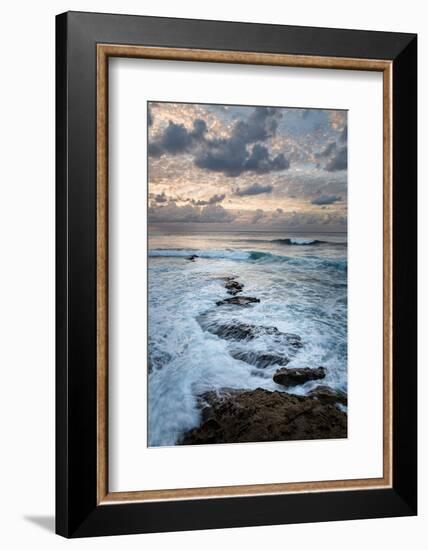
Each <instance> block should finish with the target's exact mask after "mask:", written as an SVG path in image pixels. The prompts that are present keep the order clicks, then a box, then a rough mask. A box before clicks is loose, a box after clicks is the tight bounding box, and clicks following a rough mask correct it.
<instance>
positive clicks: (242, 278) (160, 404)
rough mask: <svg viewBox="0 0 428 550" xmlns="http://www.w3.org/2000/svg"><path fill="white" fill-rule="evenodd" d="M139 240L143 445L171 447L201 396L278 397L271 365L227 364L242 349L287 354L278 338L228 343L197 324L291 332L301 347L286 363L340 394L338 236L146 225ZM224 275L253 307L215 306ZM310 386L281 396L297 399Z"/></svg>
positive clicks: (342, 252)
mask: <svg viewBox="0 0 428 550" xmlns="http://www.w3.org/2000/svg"><path fill="white" fill-rule="evenodd" d="M148 244H149V249H148V284H149V312H148V320H149V329H148V330H149V344H148V353H149V365H150V366H149V374H148V386H149V389H148V402H149V418H148V422H149V430H148V432H149V436H148V437H149V442H148V443H149V445H150V446H160V445H175V444H177V443H178V441H179V439H180V437H182V435H183V434H184V433H185V432H186V431H188V430H190V429H192V428H194V427H196V426H198V425H199V423H200V410H199V408H198V401H197V400H198V396H199V395H201V394H203V393H204V392H206V391H212V390H221V389H222V388H236V389H248V390H252V389H256V388H259V387H260V388H264V389H267V390H270V391H274V390H275V391H285V389H284V388H283V389H281V387H279V386H278V385H277V384H275V382H273V380H272V375H273V373H274V372H275V370H276V369H277V368H278V367H277V366H275V365H272V366H268V367H267V368H264V369H257V368H252V367H251V366H250V365H248V363H245V362H243V361H242V360H240V359H237V358H236V357H238V356H239V353H240V352H243V351H245V352H251V351H254V352H257V353H261V352H266V353H268V352H273V351H274V352H275V353H278V354H284V353H289V350H286V349H283V344H282V343H281V342H278V341H276V340H275V339H273V338H272V336H271V335H269V334H264V335H262V336H260V337H258V338H255V339H254V340H252V341H250V342H245V343H243V342H231V341H228V340H224V339H222V338H219V337H218V336H216V335H215V333H213V332H212V331H211V332H210V331H208V330H206V326H207V323H211V324H212V325H213V326H215V324H216V323H217V324H219V323H225V322H227V323H230V324H232V325H233V323H247V324H250V325H254V326H263V327H275V328H277V329H278V330H279V331H281V332H284V333H292V334H296V335H298V336H300V337H301V339H302V341H303V343H304V345H303V347H302V349H301V350H300V351H299V353H298V354H296V356H295V357H293V358H292V366H293V367H309V368H315V367H318V366H323V367H324V368H325V369H326V373H327V375H326V377H325V379H324V380H323V383H324V382H325V384H327V385H328V386H330V387H331V388H333V389H338V390H342V391H345V392H347V235H346V233H342V232H321V231H317V232H306V231H305V232H303V231H246V230H238V231H226V232H225V231H211V230H210V231H199V232H197V231H187V232H184V231H180V232H177V231H171V230H168V229H167V228H165V229H162V230H159V228H155V227H152V228H150V227H149V236H148ZM192 257H193V259H191V258H192ZM189 258H190V260H189ZM225 277H235V278H236V279H237V280H238V281H239V282H240V283H242V284H243V285H244V292H243V294H245V295H249V296H254V297H257V299H259V300H260V302H257V303H254V304H252V305H251V307H242V308H240V307H238V308H237V307H235V308H228V307H223V308H222V307H217V306H216V304H217V302H218V301H219V300H222V299H224V298H225V297H226V296H227V294H226V291H225V288H224V278H225ZM214 332H215V331H214ZM234 357H235V358H234ZM290 366H291V363H290ZM316 385H317V383H316V382H314V381H310V382H307V383H305V384H303V385H300V386H296V387H295V388H293V389H287V392H288V393H296V394H302V395H305V394H307V393H308V392H309V391H310V390H311V389H313V388H314V387H315V386H316Z"/></svg>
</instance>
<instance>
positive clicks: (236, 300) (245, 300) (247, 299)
mask: <svg viewBox="0 0 428 550" xmlns="http://www.w3.org/2000/svg"><path fill="white" fill-rule="evenodd" d="M259 302H260V299H259V298H254V297H253V296H233V298H225V299H224V300H220V301H218V302H216V303H217V305H218V306H229V305H233V306H244V307H245V306H248V305H249V304H257V303H259Z"/></svg>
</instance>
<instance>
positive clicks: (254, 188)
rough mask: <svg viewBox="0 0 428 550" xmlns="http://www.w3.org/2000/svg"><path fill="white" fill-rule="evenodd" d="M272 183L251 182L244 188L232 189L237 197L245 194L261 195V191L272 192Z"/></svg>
mask: <svg viewBox="0 0 428 550" xmlns="http://www.w3.org/2000/svg"><path fill="white" fill-rule="evenodd" d="M272 190H273V185H271V184H270V183H268V184H266V185H263V184H262V183H253V184H251V185H249V186H248V187H245V188H242V189H241V188H239V187H238V188H237V189H235V191H234V194H235V195H238V197H245V196H247V195H261V194H262V193H272Z"/></svg>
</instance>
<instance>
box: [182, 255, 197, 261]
mask: <svg viewBox="0 0 428 550" xmlns="http://www.w3.org/2000/svg"><path fill="white" fill-rule="evenodd" d="M196 258H199V256H198V255H197V254H192V255H191V256H186V258H185V259H186V260H188V261H189V262H194V261H195V259H196Z"/></svg>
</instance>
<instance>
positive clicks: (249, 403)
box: [179, 388, 347, 445]
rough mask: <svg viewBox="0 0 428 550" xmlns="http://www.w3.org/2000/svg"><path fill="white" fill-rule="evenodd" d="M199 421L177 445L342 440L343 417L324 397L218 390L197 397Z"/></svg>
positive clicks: (344, 424)
mask: <svg viewBox="0 0 428 550" xmlns="http://www.w3.org/2000/svg"><path fill="white" fill-rule="evenodd" d="M199 406H200V408H201V415H202V423H201V425H200V426H199V427H197V428H194V429H193V430H190V431H189V432H187V433H186V434H184V436H183V437H182V439H181V440H180V441H179V445H205V444H210V443H250V442H258V441H292V440H307V439H339V438H346V437H347V415H346V413H345V412H343V411H342V410H340V409H339V408H338V407H337V406H336V405H335V404H334V402H331V401H328V400H325V399H324V398H323V397H317V396H316V395H313V396H300V395H291V394H289V393H286V392H279V391H273V392H270V391H267V390H264V389H261V388H258V389H256V390H251V391H246V390H245V391H244V390H242V391H240V390H223V391H222V392H219V393H217V392H208V393H204V394H203V395H201V396H200V398H199Z"/></svg>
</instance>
